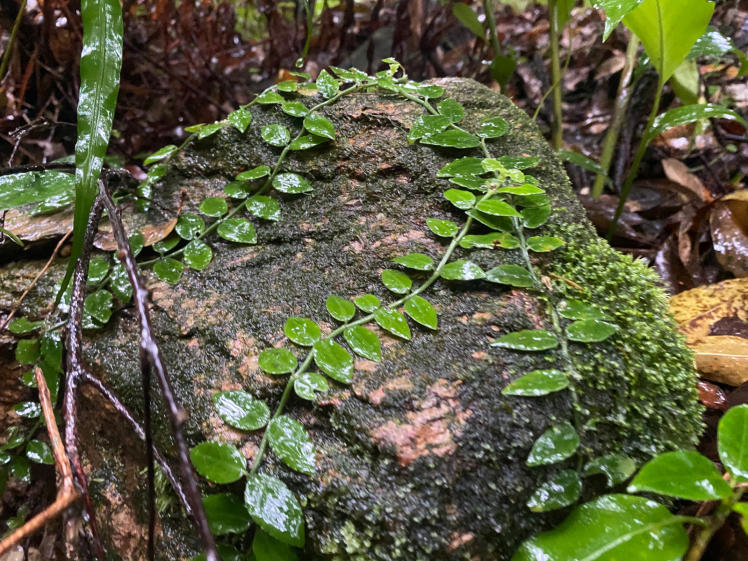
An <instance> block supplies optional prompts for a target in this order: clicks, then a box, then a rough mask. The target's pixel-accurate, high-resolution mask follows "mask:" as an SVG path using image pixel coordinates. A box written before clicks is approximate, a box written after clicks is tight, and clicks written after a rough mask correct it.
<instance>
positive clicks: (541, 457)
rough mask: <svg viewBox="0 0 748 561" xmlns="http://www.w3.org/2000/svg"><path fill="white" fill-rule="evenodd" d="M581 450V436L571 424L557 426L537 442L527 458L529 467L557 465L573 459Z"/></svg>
mask: <svg viewBox="0 0 748 561" xmlns="http://www.w3.org/2000/svg"><path fill="white" fill-rule="evenodd" d="M577 448H579V435H578V434H577V431H576V429H575V428H574V427H573V426H572V424H571V423H569V422H563V423H561V424H560V425H555V426H553V427H551V428H549V429H548V430H547V431H545V432H544V433H543V434H541V435H540V437H539V438H538V439H537V440H536V441H535V444H533V445H532V449H531V450H530V455H529V456H528V457H527V465H528V466H545V465H549V464H557V463H558V462H562V461H563V460H565V459H566V458H569V457H571V456H572V455H573V454H574V453H575V452H576V451H577Z"/></svg>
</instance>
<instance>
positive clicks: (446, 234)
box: [426, 218, 460, 238]
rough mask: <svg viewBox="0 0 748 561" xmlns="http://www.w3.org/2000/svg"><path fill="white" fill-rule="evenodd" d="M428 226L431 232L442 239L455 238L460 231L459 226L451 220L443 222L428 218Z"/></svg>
mask: <svg viewBox="0 0 748 561" xmlns="http://www.w3.org/2000/svg"><path fill="white" fill-rule="evenodd" d="M426 225H427V226H428V227H429V230H431V231H432V232H434V234H436V235H437V236H440V237H442V238H453V237H455V235H456V234H457V232H458V231H459V230H460V229H459V228H458V227H457V224H455V223H454V222H452V221H451V220H441V219H439V218H427V219H426Z"/></svg>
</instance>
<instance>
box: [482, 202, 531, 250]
mask: <svg viewBox="0 0 748 561" xmlns="http://www.w3.org/2000/svg"><path fill="white" fill-rule="evenodd" d="M475 208H477V209H478V210H479V211H481V212H483V213H485V214H490V215H491V216H513V217H515V218H521V217H522V215H521V214H520V213H519V212H518V211H517V209H515V208H514V207H513V206H512V205H510V204H509V203H505V202H504V201H500V200H498V199H488V200H485V201H480V202H479V203H478V204H477V205H475ZM528 245H529V244H528Z"/></svg>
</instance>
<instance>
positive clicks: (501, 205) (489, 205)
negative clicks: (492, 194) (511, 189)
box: [475, 199, 522, 218]
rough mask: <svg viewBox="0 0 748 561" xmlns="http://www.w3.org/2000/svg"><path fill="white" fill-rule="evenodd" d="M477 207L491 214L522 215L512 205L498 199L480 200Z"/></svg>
mask: <svg viewBox="0 0 748 561" xmlns="http://www.w3.org/2000/svg"><path fill="white" fill-rule="evenodd" d="M475 208H476V209H478V210H479V211H481V212H483V213H484V214H490V215H491V216H514V217H517V218H519V217H521V216H522V215H521V214H520V213H519V212H518V211H517V209H515V208H514V207H513V206H512V205H510V204H509V203H506V202H504V201H500V200H498V199H487V200H485V201H480V202H479V203H478V204H477V205H475Z"/></svg>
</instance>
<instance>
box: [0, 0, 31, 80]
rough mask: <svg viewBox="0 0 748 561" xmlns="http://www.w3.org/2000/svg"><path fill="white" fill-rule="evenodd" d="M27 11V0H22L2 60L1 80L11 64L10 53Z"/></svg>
mask: <svg viewBox="0 0 748 561" xmlns="http://www.w3.org/2000/svg"><path fill="white" fill-rule="evenodd" d="M25 11H26V0H21V5H20V6H18V15H16V20H15V21H14V22H13V29H11V32H10V39H8V43H7V45H6V46H5V54H4V55H3V60H2V62H0V80H2V79H3V78H5V71H6V70H7V69H8V65H9V64H10V53H12V52H13V45H14V44H15V42H16V35H17V34H18V28H19V27H21V20H22V19H23V13H24V12H25Z"/></svg>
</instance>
